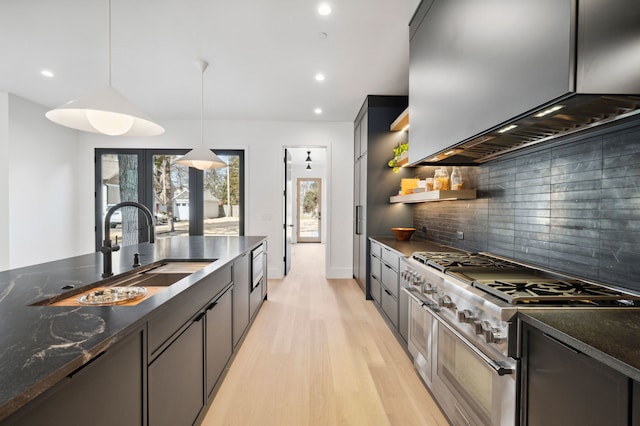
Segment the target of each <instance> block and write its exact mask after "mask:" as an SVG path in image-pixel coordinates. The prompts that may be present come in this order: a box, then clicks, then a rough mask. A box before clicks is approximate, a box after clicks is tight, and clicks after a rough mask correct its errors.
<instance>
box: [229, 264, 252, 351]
mask: <svg viewBox="0 0 640 426" xmlns="http://www.w3.org/2000/svg"><path fill="white" fill-rule="evenodd" d="M250 261H251V255H250V254H249V253H248V252H247V253H243V254H242V255H241V256H240V257H238V258H237V259H236V260H235V261H234V262H233V347H236V345H237V344H238V342H240V338H241V337H242V335H243V334H244V331H245V329H246V328H247V325H248V324H249V291H250V290H251V282H250V278H249V274H250V272H251V270H250V268H251V264H250Z"/></svg>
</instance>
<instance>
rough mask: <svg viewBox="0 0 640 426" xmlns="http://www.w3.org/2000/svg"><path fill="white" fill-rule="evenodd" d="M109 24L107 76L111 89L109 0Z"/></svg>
mask: <svg viewBox="0 0 640 426" xmlns="http://www.w3.org/2000/svg"><path fill="white" fill-rule="evenodd" d="M108 24H109V29H108V32H107V34H108V42H107V49H108V52H109V54H108V56H107V76H108V80H109V87H111V0H109V20H108Z"/></svg>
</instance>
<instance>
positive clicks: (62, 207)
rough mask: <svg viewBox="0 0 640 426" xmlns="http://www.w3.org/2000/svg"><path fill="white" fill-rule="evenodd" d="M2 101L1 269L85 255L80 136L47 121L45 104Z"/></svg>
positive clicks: (14, 97)
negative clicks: (80, 206)
mask: <svg viewBox="0 0 640 426" xmlns="http://www.w3.org/2000/svg"><path fill="white" fill-rule="evenodd" d="M4 97H5V98H6V99H8V102H6V103H5V104H6V105H7V108H6V110H3V108H2V107H0V116H4V117H7V118H6V122H7V125H6V127H7V133H6V138H5V140H6V143H3V140H2V136H0V153H1V154H2V155H0V157H1V158H2V160H0V162H2V163H0V166H1V168H2V172H0V173H2V176H3V177H0V188H2V189H0V204H3V205H6V207H3V208H2V209H3V210H0V232H2V236H3V238H2V239H3V241H8V247H6V243H4V242H3V246H5V247H3V248H2V249H0V259H1V260H0V266H2V267H1V268H0V269H7V268H18V267H21V266H26V265H31V264H36V263H42V262H46V261H50V260H56V259H61V258H65V257H71V256H76V255H78V254H81V253H82V251H80V247H79V244H78V241H79V240H78V237H79V235H78V233H77V229H76V223H77V215H78V208H77V207H78V202H77V200H78V198H77V196H78V189H77V187H76V181H77V178H78V176H77V173H76V167H77V144H78V133H77V132H76V131H73V130H69V129H66V128H64V127H60V126H58V125H56V124H53V123H51V122H50V121H49V120H47V119H46V118H45V116H44V114H45V112H46V111H47V108H45V107H43V106H41V105H38V104H35V103H33V102H30V101H27V100H25V99H22V98H20V97H18V96H14V95H12V94H8V96H7V95H6V94H5V96H4ZM1 121H2V120H1V119H0V122H1ZM2 131H3V129H2V125H1V124H0V132H2ZM3 145H4V146H3ZM7 218H8V226H7ZM7 230H8V232H7Z"/></svg>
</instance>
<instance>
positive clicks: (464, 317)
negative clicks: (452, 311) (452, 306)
mask: <svg viewBox="0 0 640 426" xmlns="http://www.w3.org/2000/svg"><path fill="white" fill-rule="evenodd" d="M477 319H478V318H476V317H474V316H473V312H471V311H470V310H468V309H464V310H462V311H458V321H460V322H464V323H475V321H476V320H477Z"/></svg>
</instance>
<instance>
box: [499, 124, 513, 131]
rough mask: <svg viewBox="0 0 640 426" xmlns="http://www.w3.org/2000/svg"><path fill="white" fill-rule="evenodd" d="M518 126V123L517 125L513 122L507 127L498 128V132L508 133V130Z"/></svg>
mask: <svg viewBox="0 0 640 426" xmlns="http://www.w3.org/2000/svg"><path fill="white" fill-rule="evenodd" d="M516 127H518V125H517V124H511V125H509V126H507V127H503V128H502V129H500V130H498V133H506V132H508V131H509V130H513V129H515V128H516Z"/></svg>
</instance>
